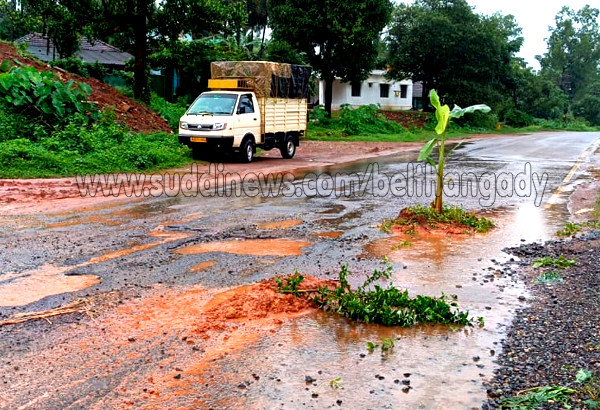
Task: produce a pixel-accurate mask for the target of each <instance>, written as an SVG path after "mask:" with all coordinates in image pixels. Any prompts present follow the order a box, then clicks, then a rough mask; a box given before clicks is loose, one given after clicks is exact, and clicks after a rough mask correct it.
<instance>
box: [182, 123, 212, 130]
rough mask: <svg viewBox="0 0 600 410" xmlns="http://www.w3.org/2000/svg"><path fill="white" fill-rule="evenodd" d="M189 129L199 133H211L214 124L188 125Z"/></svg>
mask: <svg viewBox="0 0 600 410" xmlns="http://www.w3.org/2000/svg"><path fill="white" fill-rule="evenodd" d="M188 129H190V130H198V131H209V130H212V129H213V124H188Z"/></svg>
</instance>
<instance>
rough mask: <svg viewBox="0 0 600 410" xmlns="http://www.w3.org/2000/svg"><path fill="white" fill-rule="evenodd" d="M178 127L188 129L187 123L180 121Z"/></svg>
mask: <svg viewBox="0 0 600 410" xmlns="http://www.w3.org/2000/svg"><path fill="white" fill-rule="evenodd" d="M179 128H183V129H184V130H187V129H188V123H187V122H183V121H180V122H179Z"/></svg>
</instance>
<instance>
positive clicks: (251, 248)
mask: <svg viewBox="0 0 600 410" xmlns="http://www.w3.org/2000/svg"><path fill="white" fill-rule="evenodd" d="M308 245H310V243H309V242H299V241H290V240H288V239H242V240H229V241H222V242H205V243H199V244H197V245H191V246H186V247H185V248H181V249H177V250H175V251H174V252H175V253H177V254H180V255H194V254H198V253H209V252H225V253H233V254H236V255H254V256H270V255H273V256H294V255H302V248H304V247H306V246H308Z"/></svg>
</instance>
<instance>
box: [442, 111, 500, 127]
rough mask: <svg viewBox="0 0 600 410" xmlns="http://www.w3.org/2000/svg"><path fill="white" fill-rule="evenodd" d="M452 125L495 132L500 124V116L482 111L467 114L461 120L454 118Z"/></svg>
mask: <svg viewBox="0 0 600 410" xmlns="http://www.w3.org/2000/svg"><path fill="white" fill-rule="evenodd" d="M452 123H454V124H455V125H457V126H459V127H461V128H471V129H479V130H493V129H495V128H496V125H497V124H498V116H497V115H496V114H493V113H491V112H489V113H485V112H481V111H475V112H473V113H470V114H465V115H464V116H463V117H461V118H453V119H452Z"/></svg>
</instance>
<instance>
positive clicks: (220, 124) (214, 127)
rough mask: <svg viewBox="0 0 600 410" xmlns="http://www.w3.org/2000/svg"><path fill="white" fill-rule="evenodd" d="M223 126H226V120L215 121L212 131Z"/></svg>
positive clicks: (222, 128) (223, 127) (221, 128)
mask: <svg viewBox="0 0 600 410" xmlns="http://www.w3.org/2000/svg"><path fill="white" fill-rule="evenodd" d="M225 128H227V123H226V122H217V123H215V125H213V130H214V131H219V130H224V129H225Z"/></svg>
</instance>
